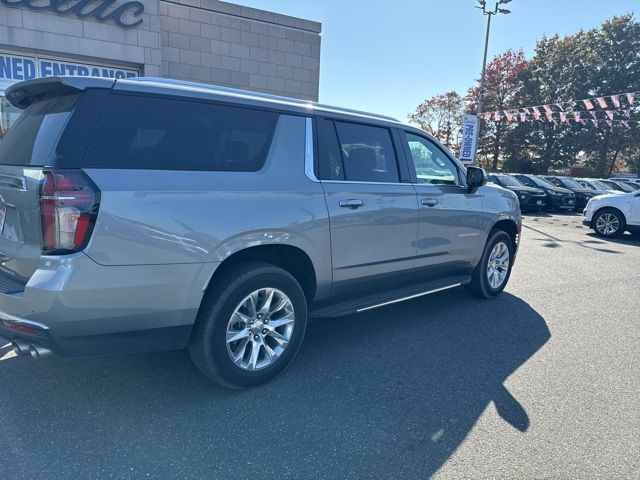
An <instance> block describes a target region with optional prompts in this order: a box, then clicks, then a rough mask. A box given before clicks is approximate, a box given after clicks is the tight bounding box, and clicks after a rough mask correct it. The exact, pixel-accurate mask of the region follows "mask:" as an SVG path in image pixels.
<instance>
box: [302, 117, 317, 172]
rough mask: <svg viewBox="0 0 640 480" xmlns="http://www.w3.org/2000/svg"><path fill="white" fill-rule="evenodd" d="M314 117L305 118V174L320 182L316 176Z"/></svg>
mask: <svg viewBox="0 0 640 480" xmlns="http://www.w3.org/2000/svg"><path fill="white" fill-rule="evenodd" d="M313 160H314V159H313V119H312V118H311V117H306V120H305V140H304V174H305V175H306V176H307V178H308V179H309V180H311V181H312V182H319V181H320V180H318V178H317V177H316V172H315V168H314V161H313Z"/></svg>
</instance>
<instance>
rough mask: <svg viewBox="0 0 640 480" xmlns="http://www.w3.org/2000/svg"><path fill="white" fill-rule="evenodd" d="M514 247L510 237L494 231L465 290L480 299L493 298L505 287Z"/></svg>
mask: <svg viewBox="0 0 640 480" xmlns="http://www.w3.org/2000/svg"><path fill="white" fill-rule="evenodd" d="M513 254H514V246H513V241H512V240H511V237H510V236H509V235H508V234H507V232H505V231H503V230H494V231H493V232H492V233H491V235H490V236H489V240H488V241H487V244H486V245H485V247H484V252H483V254H482V257H481V258H480V262H479V263H478V266H477V267H476V269H475V270H474V272H473V275H472V277H471V282H470V283H468V284H467V285H466V286H465V288H466V289H467V291H468V292H469V293H471V294H473V295H475V296H477V297H480V298H493V297H495V296H497V295H499V294H500V293H501V292H502V291H503V290H504V288H505V287H506V286H507V282H508V281H509V277H510V276H511V268H512V267H513Z"/></svg>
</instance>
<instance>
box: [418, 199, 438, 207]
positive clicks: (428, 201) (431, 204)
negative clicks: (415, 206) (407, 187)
mask: <svg viewBox="0 0 640 480" xmlns="http://www.w3.org/2000/svg"><path fill="white" fill-rule="evenodd" d="M420 203H421V204H422V205H426V206H427V207H435V206H436V205H437V204H438V199H437V198H423V199H422V200H420Z"/></svg>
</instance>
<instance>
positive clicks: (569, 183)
mask: <svg viewBox="0 0 640 480" xmlns="http://www.w3.org/2000/svg"><path fill="white" fill-rule="evenodd" d="M560 183H562V185H563V186H564V187H567V188H583V187H582V186H581V185H580V184H579V183H578V182H576V181H575V180H574V179H573V178H561V179H560Z"/></svg>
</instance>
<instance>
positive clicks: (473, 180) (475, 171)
mask: <svg viewBox="0 0 640 480" xmlns="http://www.w3.org/2000/svg"><path fill="white" fill-rule="evenodd" d="M486 183H487V172H485V171H484V168H480V167H467V188H468V189H469V193H471V192H473V191H474V190H475V189H477V188H479V187H481V186H483V185H486Z"/></svg>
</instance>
